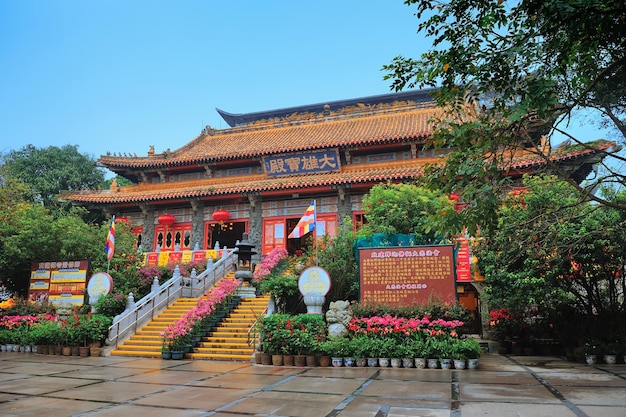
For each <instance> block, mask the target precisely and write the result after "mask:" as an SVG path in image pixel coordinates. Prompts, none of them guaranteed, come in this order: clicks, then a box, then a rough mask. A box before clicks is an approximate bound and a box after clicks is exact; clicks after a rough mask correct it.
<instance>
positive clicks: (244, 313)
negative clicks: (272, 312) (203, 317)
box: [185, 296, 269, 360]
mask: <svg viewBox="0 0 626 417" xmlns="http://www.w3.org/2000/svg"><path fill="white" fill-rule="evenodd" d="M268 302H269V296H260V297H256V298H244V299H243V300H242V301H241V303H239V305H238V306H237V307H236V308H235V309H234V310H233V311H232V312H231V313H230V314H229V315H228V316H227V317H226V318H225V319H224V320H223V321H222V322H221V323H219V324H218V325H217V326H216V327H215V328H214V331H212V332H211V333H210V334H207V335H206V336H205V337H203V338H202V339H201V340H200V342H199V343H198V345H197V346H196V347H195V348H194V349H193V351H192V352H190V353H188V354H186V355H185V357H187V358H190V359H214V360H249V359H250V357H251V356H252V354H253V353H254V344H253V341H252V340H251V341H250V343H251V344H252V346H250V345H249V344H248V342H249V341H248V330H249V329H250V327H251V326H252V325H253V324H254V322H255V321H256V320H257V319H260V318H262V317H263V316H264V312H265V309H266V308H267V304H268ZM253 336H254V334H251V335H250V337H253Z"/></svg>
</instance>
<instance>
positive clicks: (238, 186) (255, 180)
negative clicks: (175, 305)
mask: <svg viewBox="0 0 626 417" xmlns="http://www.w3.org/2000/svg"><path fill="white" fill-rule="evenodd" d="M611 146H614V143H613V142H607V141H597V142H596V143H595V145H594V148H592V149H589V148H586V149H579V148H574V149H569V150H568V149H561V150H555V151H554V153H553V155H552V156H551V159H552V160H554V161H565V160H570V159H574V158H579V157H586V156H590V155H593V154H598V153H602V151H604V150H606V149H608V148H610V147H611ZM438 161H441V159H440V158H418V159H409V160H402V161H395V162H380V163H369V164H367V163H365V164H346V165H343V166H342V168H341V171H340V172H332V173H320V174H311V175H295V176H291V177H279V178H269V177H267V176H266V175H265V174H255V175H246V176H239V177H227V178H223V177H222V178H207V179H203V180H192V181H180V182H165V183H159V184H147V183H141V184H139V185H135V186H128V187H121V189H120V191H119V192H112V191H109V190H106V191H81V192H73V193H66V194H64V195H63V198H64V199H66V200H71V201H75V202H79V203H92V204H127V203H130V204H138V203H144V202H151V201H167V200H177V199H189V198H202V197H209V196H228V195H237V194H239V195H240V194H245V193H251V192H261V193H262V192H267V191H280V190H295V189H300V190H301V189H306V188H314V187H320V186H338V185H354V184H359V183H361V184H367V183H370V184H371V183H378V182H384V181H388V180H392V181H394V180H403V179H410V178H414V177H417V176H419V175H421V173H422V170H423V167H424V165H425V164H428V163H436V162H438ZM543 164H545V160H544V158H543V157H542V156H541V155H536V154H533V153H530V152H522V153H520V154H518V155H516V156H515V157H514V158H513V160H511V161H510V163H509V164H507V167H503V169H504V168H509V169H513V170H515V169H523V168H526V167H532V166H539V165H543Z"/></svg>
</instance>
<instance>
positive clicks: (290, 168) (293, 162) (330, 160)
mask: <svg viewBox="0 0 626 417" xmlns="http://www.w3.org/2000/svg"><path fill="white" fill-rule="evenodd" d="M263 169H264V170H265V175H267V176H268V177H280V176H283V175H302V174H317V173H322V172H336V171H339V170H340V169H341V165H340V159H339V151H338V150H337V149H322V150H318V151H303V152H298V153H297V154H282V155H269V156H264V157H263Z"/></svg>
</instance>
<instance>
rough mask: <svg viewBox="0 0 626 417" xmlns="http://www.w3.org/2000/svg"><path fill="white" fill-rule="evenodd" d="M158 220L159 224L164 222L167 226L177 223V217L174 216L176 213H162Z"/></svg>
mask: <svg viewBox="0 0 626 417" xmlns="http://www.w3.org/2000/svg"><path fill="white" fill-rule="evenodd" d="M157 220H158V222H159V224H162V225H165V226H171V225H173V224H174V223H176V217H174V215H172V214H167V213H166V214H161V215H160V216H159V218H158V219H157Z"/></svg>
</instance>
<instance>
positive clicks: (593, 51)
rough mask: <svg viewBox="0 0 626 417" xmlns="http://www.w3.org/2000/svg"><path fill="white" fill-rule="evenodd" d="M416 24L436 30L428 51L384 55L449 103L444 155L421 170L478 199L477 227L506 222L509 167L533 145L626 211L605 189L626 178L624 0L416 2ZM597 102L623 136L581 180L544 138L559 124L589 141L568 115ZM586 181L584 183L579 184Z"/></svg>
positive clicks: (439, 142)
mask: <svg viewBox="0 0 626 417" xmlns="http://www.w3.org/2000/svg"><path fill="white" fill-rule="evenodd" d="M405 3H406V4H407V5H409V6H411V7H415V14H416V16H417V18H418V19H419V24H418V32H421V33H423V34H425V35H426V36H427V37H430V38H431V39H432V40H433V45H432V48H431V50H430V51H428V52H426V53H424V54H423V55H422V56H421V57H420V58H418V59H413V58H406V57H403V56H398V57H396V58H395V59H394V60H393V61H392V62H391V63H390V64H388V65H385V66H384V67H383V70H384V71H385V72H386V75H385V79H387V80H391V81H392V89H395V90H396V91H400V90H402V89H404V88H413V87H420V88H421V87H425V86H428V87H437V90H436V91H437V92H436V95H435V99H436V100H437V102H438V104H439V105H440V107H441V109H442V114H441V116H440V117H439V118H438V119H437V120H435V121H434V123H435V124H436V129H435V133H434V136H433V140H432V143H431V145H432V146H435V147H438V148H449V149H451V151H452V153H451V154H450V155H449V156H448V157H447V159H446V163H445V164H442V165H437V166H430V167H429V168H428V169H427V170H426V172H425V175H424V176H423V177H422V180H423V181H425V182H426V183H427V184H429V185H430V186H432V187H434V188H439V189H441V190H444V191H447V192H462V195H463V200H464V201H468V202H471V204H470V205H469V206H468V208H467V210H465V212H464V215H465V216H466V224H467V225H468V226H469V227H470V228H473V225H475V224H481V225H482V226H483V229H488V228H489V227H493V226H495V225H496V224H497V220H496V217H495V212H496V211H497V210H498V207H499V206H500V198H501V196H502V190H503V188H506V187H507V186H509V184H508V183H507V181H506V180H505V179H504V177H503V175H502V172H501V167H502V166H503V165H505V164H506V162H507V161H508V160H509V159H510V158H511V154H512V152H514V151H516V150H519V149H522V148H523V149H528V150H532V151H533V152H534V153H535V154H536V155H538V156H539V157H540V158H542V159H543V160H544V161H545V162H546V163H547V164H548V166H549V167H550V169H551V171H552V172H555V173H557V174H558V175H559V176H560V177H561V178H563V179H565V180H567V181H569V182H570V184H571V185H572V186H573V187H575V188H576V189H577V191H578V201H585V200H593V201H596V202H598V203H600V204H604V205H608V206H612V207H616V208H619V209H622V210H623V209H626V206H625V205H623V204H621V203H618V202H615V201H612V200H607V199H605V198H603V197H602V196H601V195H599V194H596V193H595V191H596V190H597V189H598V188H599V186H618V187H623V186H624V185H625V183H626V178H625V176H624V175H625V172H624V170H623V166H624V162H625V161H626V159H625V158H624V154H623V153H621V152H620V150H621V145H623V143H624V140H625V138H626V4H625V3H624V2H623V0H594V1H589V0H518V1H505V0H497V1H494V0H406V1H405ZM580 112H587V113H589V114H591V115H592V119H593V120H596V121H598V123H599V124H600V125H602V126H605V127H607V126H608V127H612V128H613V131H614V132H615V135H616V137H617V138H618V141H617V144H618V146H616V147H613V148H610V149H608V150H607V151H606V152H605V153H603V154H602V155H600V156H601V158H599V159H598V160H597V161H595V162H601V161H602V158H604V160H603V162H602V169H600V170H599V171H598V172H597V173H595V175H593V176H592V177H591V178H589V179H588V181H586V182H583V183H580V182H579V178H574V177H573V175H572V172H571V171H567V170H564V169H561V167H560V166H559V165H557V164H555V163H553V160H552V159H551V157H552V156H553V155H554V152H555V149H548V148H547V147H546V146H543V144H542V142H541V139H542V138H543V137H545V138H547V141H550V139H551V138H552V137H553V136H554V135H557V134H560V135H563V136H565V137H566V138H567V141H569V142H571V144H572V145H575V146H578V148H579V149H581V150H583V149H585V148H588V147H590V146H592V145H593V144H591V143H589V142H588V140H589V139H590V138H586V137H578V136H576V134H574V133H573V131H574V129H572V128H571V127H570V125H569V122H570V121H571V119H572V117H573V116H574V115H575V114H577V113H580ZM579 184H580V185H579Z"/></svg>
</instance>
